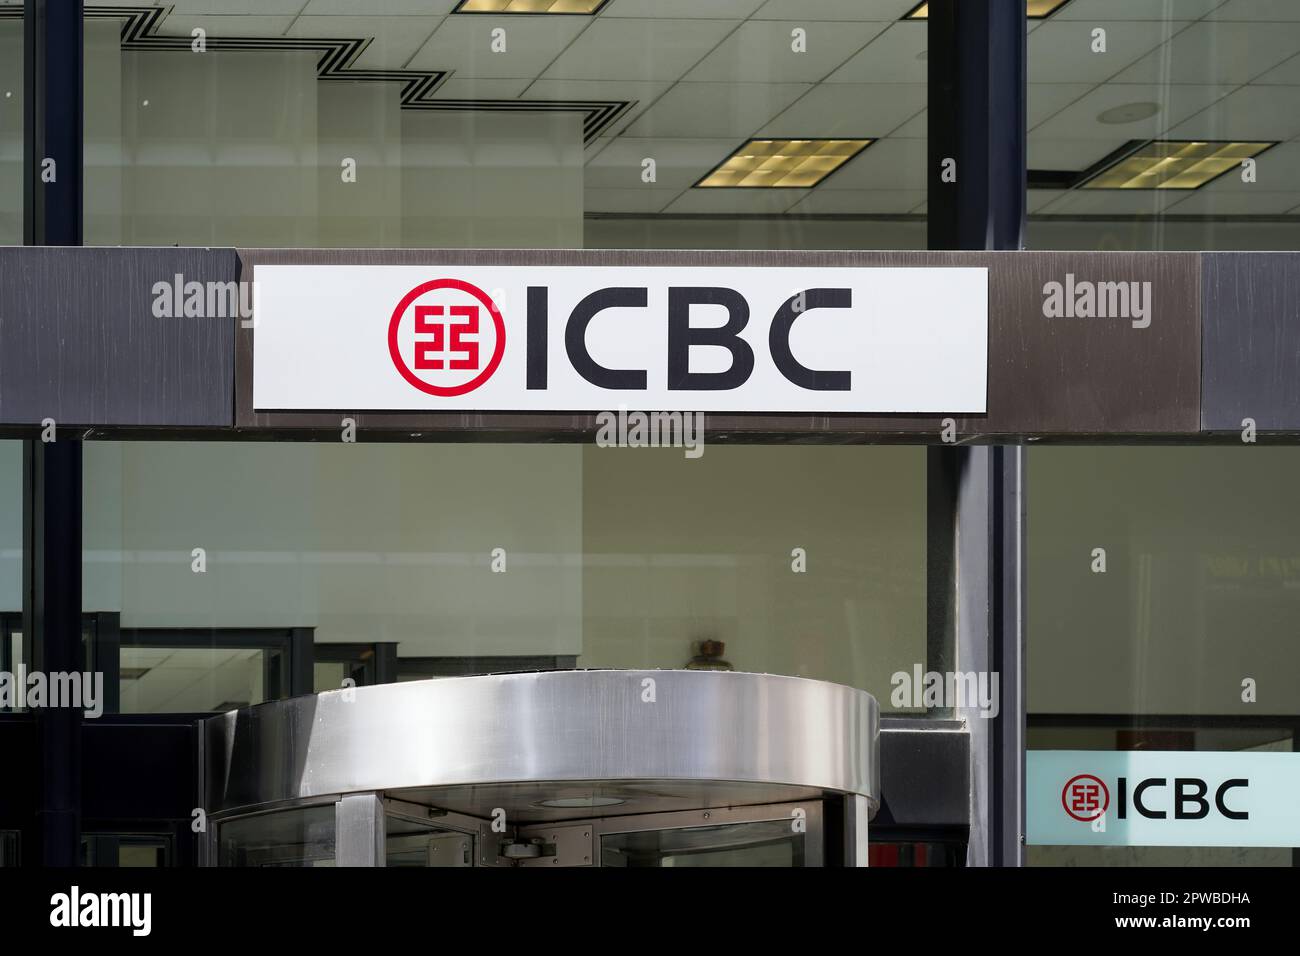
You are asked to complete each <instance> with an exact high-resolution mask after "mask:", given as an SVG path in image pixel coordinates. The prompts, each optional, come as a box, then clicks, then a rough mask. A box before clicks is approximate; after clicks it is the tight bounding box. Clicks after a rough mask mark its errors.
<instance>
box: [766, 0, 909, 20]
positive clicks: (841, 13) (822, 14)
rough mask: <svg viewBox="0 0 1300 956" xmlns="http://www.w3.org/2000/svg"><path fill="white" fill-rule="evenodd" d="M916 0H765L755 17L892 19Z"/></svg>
mask: <svg viewBox="0 0 1300 956" xmlns="http://www.w3.org/2000/svg"><path fill="white" fill-rule="evenodd" d="M914 6H916V0H768V2H767V3H765V4H763V6H762V7H760V8H759V10H758V13H757V14H755V16H756V17H757V18H758V19H761V20H800V19H802V20H883V21H891V22H892V21H894V20H898V19H899V18H901V17H902V16H903V15H904V14H906V13H907V12H908V11H909V10H911V9H912V8H913V7H914Z"/></svg>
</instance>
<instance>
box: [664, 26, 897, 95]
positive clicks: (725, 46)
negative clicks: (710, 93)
mask: <svg viewBox="0 0 1300 956" xmlns="http://www.w3.org/2000/svg"><path fill="white" fill-rule="evenodd" d="M886 26H888V24H884V23H818V22H815V21H804V22H802V23H800V22H798V21H784V22H783V21H777V20H766V21H751V22H749V23H745V24H742V25H741V26H740V28H739V29H737V30H736V31H735V32H734V33H732V34H731V35H730V36H728V37H727V38H726V39H725V40H723V41H722V43H720V44H718V46H717V47H716V48H715V49H714V50H713V52H711V53H710V54H709V55H708V56H706V57H705V58H704V59H703V60H702V61H701V62H700V63H699V65H698V66H696V67H695V68H694V69H693V70H691V71H690V72H689V73H688V74H686V79H688V80H715V81H731V82H755V83H780V82H804V83H815V82H817V81H818V80H820V79H821V78H822V77H824V76H825V75H826V74H827V73H828V72H829V71H830V70H832V69H833V68H834V67H835V66H837V65H838V64H840V63H843V62H844V61H845V60H846V59H848V58H849V57H851V56H852V55H853V54H854V53H856V52H857V51H859V50H861V49H862V47H863V46H865V45H866V44H867V43H868V41H870V40H871V39H872V38H873V37H875V36H878V35H879V34H880V33H881V32H882V31H883V30H884V29H885V27H886ZM796 29H802V30H804V31H805V34H806V36H805V41H806V46H805V47H804V48H803V49H802V50H799V51H796V50H795V49H794V41H793V40H792V39H791V35H792V32H793V31H794V30H796Z"/></svg>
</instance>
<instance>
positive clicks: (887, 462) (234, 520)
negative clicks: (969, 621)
mask: <svg viewBox="0 0 1300 956" xmlns="http://www.w3.org/2000/svg"><path fill="white" fill-rule="evenodd" d="M84 499H85V502H84V508H85V554H84V561H85V563H84V568H83V605H84V608H85V610H86V611H87V612H88V613H89V612H93V613H96V614H98V615H101V616H102V615H112V616H114V617H115V618H116V619H117V624H118V627H119V628H120V633H121V638H120V643H121V652H120V654H121V657H120V661H121V665H120V682H121V683H120V688H121V697H120V699H121V709H122V711H123V712H126V713H136V712H191V711H194V712H199V711H224V710H230V709H232V708H234V707H239V706H245V705H248V704H254V703H259V702H261V701H263V700H270V699H276V698H280V697H286V696H289V692H290V687H289V685H288V684H287V683H286V681H285V680H284V678H285V677H286V676H287V674H288V671H289V663H288V656H289V655H291V654H292V653H294V649H293V647H292V646H291V642H289V641H288V640H287V638H286V635H288V634H289V633H290V632H292V631H295V630H299V631H305V632H306V633H308V634H309V635H310V639H311V642H312V643H314V644H315V646H316V653H315V656H316V657H317V659H318V662H317V663H316V665H315V667H316V670H315V682H316V687H315V689H317V690H328V689H336V688H339V687H341V686H344V685H343V680H344V679H345V678H349V679H352V680H353V681H354V682H356V681H357V679H358V677H359V678H360V682H361V683H372V682H374V681H373V680H372V679H371V680H368V679H367V677H366V676H365V672H364V664H365V660H364V659H363V658H362V657H360V656H359V654H360V652H357V651H354V650H352V649H351V648H353V647H355V646H358V645H360V646H373V645H375V644H378V643H392V644H395V645H396V653H397V662H396V663H397V666H398V668H399V673H401V670H402V668H403V667H404V665H406V664H408V663H409V664H410V665H411V666H410V668H409V669H408V671H407V675H408V676H426V675H427V676H434V675H436V674H457V673H459V674H467V673H494V672H500V671H510V670H519V669H551V668H559V667H578V668H670V669H671V668H679V667H684V666H686V665H688V664H689V663H691V662H692V661H693V660H694V659H696V658H697V657H700V656H701V654H702V653H708V652H711V651H713V646H714V645H721V646H720V647H718V648H717V649H716V652H714V653H713V654H712V658H711V659H710V661H709V663H711V664H716V665H719V666H721V665H722V664H725V665H726V666H727V667H728V668H735V669H737V670H743V671H757V672H768V673H774V674H788V675H793V676H800V677H811V678H817V679H821V680H831V681H835V682H838V683H842V684H849V685H851V686H854V687H860V688H862V689H864V690H867V691H870V692H872V693H873V694H874V695H875V696H876V697H877V698H878V699H879V700H880V701H881V702H882V704H884V706H886V707H889V706H891V705H890V704H889V700H890V692H891V685H890V675H892V674H894V673H896V672H900V671H901V672H905V673H907V674H909V675H910V674H911V673H912V671H913V668H914V665H925V666H927V667H936V668H938V669H940V670H942V669H943V668H942V664H943V661H942V660H933V661H930V660H929V659H928V657H927V653H928V652H927V647H928V644H927V621H926V607H927V590H926V588H927V583H926V528H927V514H926V507H927V505H926V454H925V450H924V449H923V448H919V447H888V446H877V447H860V446H859V447H826V446H800V445H780V446H720V447H717V448H707V450H706V452H705V454H703V455H702V456H700V457H699V458H698V459H690V458H688V457H686V456H685V454H684V453H683V451H682V450H681V449H670V448H661V449H654V448H601V447H597V446H592V445H543V444H511V445H504V444H469V445H462V444H427V443H382V444H365V443H361V444H341V443H339V444H325V443H319V442H312V443H306V442H303V443H265V442H242V443H230V442H141V441H131V442H92V443H88V444H87V445H86V456H85V484H84ZM759 515H761V516H762V520H756V519H757V517H758V516H759ZM338 648H343V649H347V653H346V655H343V656H342V657H341V659H337V660H325V661H320V660H319V658H321V657H329V656H331V655H332V654H333V652H334V650H335V649H338ZM702 648H703V650H702ZM353 658H356V659H355V660H353ZM520 661H523V664H522V666H518V662H520ZM300 692H302V691H300ZM899 709H903V710H906V711H908V712H916V710H917V708H916V707H914V706H913V705H912V702H911V701H908V702H907V703H906V705H905V706H902V707H900V708H899ZM921 712H924V708H922V710H921Z"/></svg>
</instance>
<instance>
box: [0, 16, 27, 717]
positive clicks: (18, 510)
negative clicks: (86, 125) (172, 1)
mask: <svg viewBox="0 0 1300 956" xmlns="http://www.w3.org/2000/svg"><path fill="white" fill-rule="evenodd" d="M0 9H3V8H0ZM15 23H16V24H17V25H18V27H19V30H18V35H19V39H20V40H21V37H22V29H21V27H22V21H21V20H5V19H3V18H0V42H2V40H3V37H4V35H5V34H4V31H5V30H7V29H9V28H10V27H12V26H13V25H14V24H15ZM20 49H21V45H20ZM6 66H7V64H5V63H4V62H3V61H0V74H3V71H4V70H5V68H6ZM0 82H2V81H0ZM5 109H7V106H5V105H0V112H3V111H4V110H5ZM21 113H22V110H21V108H20V109H19V114H20V121H19V126H20V128H21ZM4 148H5V146H4V143H3V142H2V141H0V150H3V149H4ZM0 176H3V173H2V172H0ZM0 187H2V184H0ZM18 208H19V217H20V219H21V212H22V198H21V196H20V197H19V203H18ZM3 228H4V227H3V223H0V230H3ZM20 232H21V229H20ZM21 240H22V237H21V235H19V237H18V241H21ZM5 241H7V240H6V239H5V238H4V237H3V236H2V235H0V243H3V242H5ZM22 618H23V443H22V442H21V441H0V672H3V673H4V674H6V675H12V676H13V679H12V680H5V681H4V682H3V685H2V686H3V688H4V691H3V693H0V713H16V712H18V711H21V710H24V709H26V701H27V697H26V688H27V683H26V677H25V668H27V667H28V666H30V663H31V661H30V654H31V649H30V648H29V647H27V646H26V644H25V642H24V641H23V631H22V626H23V625H22ZM20 672H23V673H24V677H23V678H22V679H21V680H20V679H19V673H20Z"/></svg>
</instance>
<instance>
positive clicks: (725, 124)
mask: <svg viewBox="0 0 1300 956" xmlns="http://www.w3.org/2000/svg"><path fill="white" fill-rule="evenodd" d="M809 89H811V87H810V86H808V85H807V84H796V83H678V84H676V85H675V86H673V87H672V89H670V90H669V91H668V92H667V93H665V94H664V96H663V98H662V99H660V100H659V101H658V102H657V103H655V104H654V105H653V106H652V107H650V108H649V109H647V110H646V111H645V112H644V113H643V114H642V115H641V118H640V119H638V120H637V121H636V122H635V123H633V124H632V125H631V127H629V129H628V133H629V134H631V135H632V136H651V137H674V138H693V139H714V138H719V137H731V138H742V137H746V136H750V135H752V134H753V132H754V130H756V129H758V128H759V127H760V126H762V125H764V124H765V123H767V122H768V121H770V120H771V119H772V117H774V116H776V115H777V114H779V113H780V112H781V111H782V110H783V109H785V108H786V107H787V106H788V105H789V104H791V103H793V102H794V101H795V99H797V98H798V97H799V96H801V95H803V94H804V93H806V92H807V91H808V90H809Z"/></svg>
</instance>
